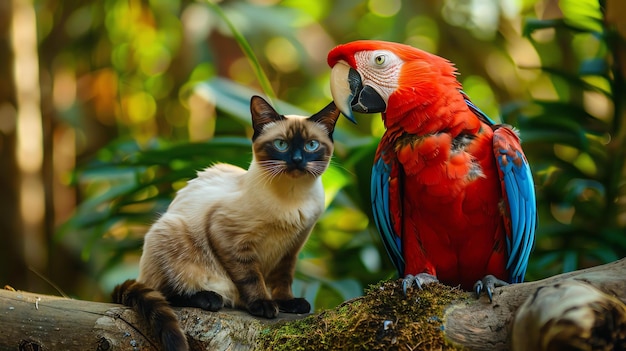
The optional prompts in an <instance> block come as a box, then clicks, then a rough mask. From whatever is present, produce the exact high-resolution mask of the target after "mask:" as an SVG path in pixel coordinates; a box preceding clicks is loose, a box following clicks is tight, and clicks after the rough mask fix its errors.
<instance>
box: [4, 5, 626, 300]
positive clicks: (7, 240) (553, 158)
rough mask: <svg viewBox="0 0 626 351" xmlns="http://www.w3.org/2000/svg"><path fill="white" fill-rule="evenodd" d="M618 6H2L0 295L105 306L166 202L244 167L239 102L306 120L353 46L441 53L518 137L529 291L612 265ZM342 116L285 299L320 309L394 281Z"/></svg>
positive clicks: (246, 148) (622, 222)
mask: <svg viewBox="0 0 626 351" xmlns="http://www.w3.org/2000/svg"><path fill="white" fill-rule="evenodd" d="M624 13H626V3H624V2H623V1H621V0H606V1H604V0H602V1H596V0H561V1H557V0H433V1H409V0H368V1H355V0H345V1H332V0H317V1H297V0H283V1H279V0H248V1H244V0H225V1H222V2H218V3H213V2H204V1H197V2H194V1H187V0H103V1H83V0H80V1H79V0H34V1H33V0H5V1H0V78H1V79H0V241H1V242H2V244H1V245H0V259H1V260H2V261H1V262H0V282H1V283H2V284H7V285H10V286H12V287H14V288H16V289H21V290H29V291H35V292H40V293H49V294H66V295H68V296H71V297H75V298H81V299H86V300H95V301H108V300H109V298H108V295H109V293H110V291H111V290H112V288H113V286H114V285H115V284H117V283H119V282H122V281H123V280H124V279H126V278H133V277H136V275H137V271H138V267H137V266H138V259H139V257H140V254H141V245H142V237H143V234H144V233H145V232H146V230H147V228H148V226H149V225H150V223H151V222H152V221H153V220H154V219H156V218H158V214H159V213H162V212H163V211H164V210H165V208H166V207H167V204H168V203H169V201H170V200H171V199H172V196H173V194H174V193H175V191H176V190H177V189H180V188H181V187H182V186H184V184H185V182H186V181H187V180H188V179H190V178H192V177H193V176H194V174H195V172H196V171H198V170H200V169H202V168H204V167H206V166H208V165H210V164H212V163H214V162H218V161H219V162H230V163H234V164H237V165H239V166H242V167H247V165H248V163H249V161H250V157H251V152H250V141H249V137H250V135H251V133H250V121H249V119H250V117H249V107H248V103H249V99H250V96H251V95H252V94H262V95H265V96H268V97H269V98H271V99H272V101H273V103H274V104H275V105H276V106H277V108H278V110H279V111H280V112H281V113H301V114H308V113H311V112H314V111H317V110H319V109H320V108H321V107H323V106H325V105H326V104H327V103H328V102H329V101H330V100H331V96H330V91H329V72H330V70H329V68H328V67H327V65H326V62H325V60H326V54H327V52H328V51H329V50H330V49H331V48H332V47H334V46H335V45H337V44H339V43H344V42H348V41H351V40H356V39H382V40H389V41H397V42H403V43H407V44H410V45H413V46H415V47H418V48H421V49H424V50H427V51H430V52H432V53H436V54H438V55H440V56H444V57H446V58H448V59H449V60H451V61H452V62H454V63H455V64H456V67H457V68H458V70H459V72H460V75H459V80H460V81H461V82H462V84H463V86H464V90H465V91H466V92H467V93H468V94H469V95H470V96H471V97H472V100H473V101H474V103H475V104H476V105H478V106H479V107H480V108H481V109H483V111H484V112H486V113H487V114H488V115H490V116H492V117H493V118H494V119H496V120H497V121H501V122H505V123H509V124H512V125H514V126H516V127H517V128H519V129H520V131H521V135H522V139H523V147H524V149H525V152H526V155H527V157H528V159H529V162H530V164H531V166H532V169H533V175H534V179H535V184H536V188H537V201H538V208H539V226H538V229H537V240H536V245H535V248H534V251H533V253H532V255H531V261H530V266H529V269H528V273H527V276H526V279H527V280H536V279H540V278H543V277H547V276H551V275H554V274H557V273H560V272H564V271H571V270H575V269H579V268H584V267H588V266H593V265H597V264H601V263H606V262H611V261H614V260H616V259H618V258H621V257H624V256H626V168H625V166H624V164H625V161H626V126H625V123H624V122H626V114H625V109H624V102H626V93H625V86H624V79H625V76H624V74H625V73H624V68H625V67H626V45H625V38H626V21H625V20H624V19H623V14H624ZM620 18H621V19H620ZM357 121H358V124H357V125H353V124H351V123H350V122H349V121H347V119H345V118H341V120H340V121H339V123H338V127H337V131H336V135H335V141H336V151H335V156H334V159H333V162H332V167H331V168H330V169H329V171H328V172H327V173H326V174H325V175H324V177H323V181H324V185H325V188H326V192H327V205H328V208H327V211H326V212H325V214H324V215H323V217H322V218H321V220H320V221H319V223H318V224H317V226H316V228H315V230H314V232H313V234H312V236H311V238H310V239H309V241H308V243H307V245H306V246H305V248H304V250H303V251H302V253H301V255H300V260H299V263H298V269H297V279H296V283H295V284H294V292H295V294H296V295H300V296H305V297H306V298H307V299H308V300H309V301H312V302H313V303H314V305H315V308H316V309H318V310H319V309H323V308H329V307H333V306H335V305H337V304H338V303H340V302H341V301H343V300H345V299H348V298H351V297H354V296H358V295H361V294H362V293H363V288H364V287H365V286H367V285H369V284H372V283H375V282H377V281H379V280H381V279H389V278H393V277H395V272H394V270H393V267H392V265H391V263H390V261H389V260H388V258H387V255H386V253H385V251H384V249H383V247H382V245H381V242H380V239H379V238H378V234H377V232H376V229H375V227H374V224H373V221H372V218H371V213H370V202H369V176H370V168H371V164H372V159H373V156H374V150H375V148H376V145H377V143H378V140H379V137H380V136H381V134H382V132H383V127H382V123H381V121H380V118H379V116H377V115H374V116H366V115H362V116H357ZM259 210H261V211H262V210H263V209H259Z"/></svg>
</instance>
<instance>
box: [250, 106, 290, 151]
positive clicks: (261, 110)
mask: <svg viewBox="0 0 626 351" xmlns="http://www.w3.org/2000/svg"><path fill="white" fill-rule="evenodd" d="M250 113H251V114H252V128H253V129H254V135H253V136H252V141H254V140H255V139H256V138H257V137H258V136H259V135H260V134H261V132H263V127H264V126H265V125H266V124H267V123H270V122H275V121H280V120H283V119H285V116H283V115H281V114H279V113H278V112H276V110H274V108H273V107H272V106H271V105H270V104H269V103H268V102H267V101H265V99H263V98H262V97H260V96H257V95H254V96H253V97H252V99H250Z"/></svg>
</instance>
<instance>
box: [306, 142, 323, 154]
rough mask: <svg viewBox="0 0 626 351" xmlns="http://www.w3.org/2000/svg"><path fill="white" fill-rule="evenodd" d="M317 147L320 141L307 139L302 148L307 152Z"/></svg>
mask: <svg viewBox="0 0 626 351" xmlns="http://www.w3.org/2000/svg"><path fill="white" fill-rule="evenodd" d="M319 147H320V142H319V141H317V140H309V141H307V143H306V144H304V149H305V150H306V151H309V152H311V151H315V150H317V149H319Z"/></svg>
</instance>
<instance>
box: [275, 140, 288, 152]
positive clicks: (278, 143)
mask: <svg viewBox="0 0 626 351" xmlns="http://www.w3.org/2000/svg"><path fill="white" fill-rule="evenodd" d="M274 147H275V148H276V150H278V151H285V150H287V149H288V148H289V144H287V142H286V141H284V140H283V139H274Z"/></svg>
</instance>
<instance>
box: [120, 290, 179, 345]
mask: <svg viewBox="0 0 626 351" xmlns="http://www.w3.org/2000/svg"><path fill="white" fill-rule="evenodd" d="M111 295H112V298H113V302H115V303H120V304H122V305H125V306H128V307H131V308H132V309H133V310H134V311H135V312H137V313H138V314H139V315H140V316H141V318H143V319H144V320H145V321H147V322H148V323H149V324H150V328H151V329H152V331H153V333H154V334H155V335H156V336H158V337H160V339H161V343H162V347H163V350H165V351H188V350H189V345H188V344H187V339H186V338H185V333H184V332H183V329H182V328H181V327H180V324H179V323H178V318H176V314H174V310H172V307H170V304H169V303H168V302H167V300H166V299H165V297H164V296H163V294H161V292H159V291H158V290H154V289H152V288H150V287H148V286H146V285H145V284H143V283H141V282H138V281H136V280H134V279H129V280H127V281H125V282H124V283H122V284H119V285H118V286H116V287H115V289H113V293H112V294H111Z"/></svg>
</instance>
